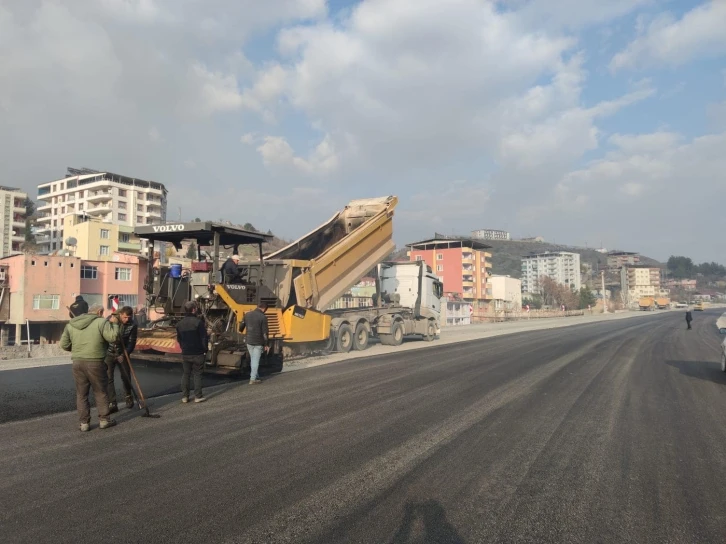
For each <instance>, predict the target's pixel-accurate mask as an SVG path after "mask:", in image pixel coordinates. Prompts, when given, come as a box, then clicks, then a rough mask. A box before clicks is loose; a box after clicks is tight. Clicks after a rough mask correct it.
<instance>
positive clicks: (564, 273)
mask: <svg viewBox="0 0 726 544" xmlns="http://www.w3.org/2000/svg"><path fill="white" fill-rule="evenodd" d="M543 276H544V277H548V278H551V279H553V280H554V281H556V282H557V283H559V284H562V285H568V286H569V287H570V288H571V289H572V290H573V291H579V290H580V287H581V286H582V281H581V279H580V254H579V253H569V252H567V251H545V252H544V253H533V254H531V255H526V256H525V257H523V258H522V292H523V293H540V292H541V290H542V286H541V278H542V277H543Z"/></svg>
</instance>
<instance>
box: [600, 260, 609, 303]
mask: <svg viewBox="0 0 726 544" xmlns="http://www.w3.org/2000/svg"><path fill="white" fill-rule="evenodd" d="M600 278H601V280H602V313H604V314H606V313H608V299H607V294H606V293H605V271H604V270H601V271H600Z"/></svg>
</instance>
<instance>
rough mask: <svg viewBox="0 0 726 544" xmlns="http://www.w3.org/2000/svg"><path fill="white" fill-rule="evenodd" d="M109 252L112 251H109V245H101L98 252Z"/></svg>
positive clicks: (100, 253) (104, 253) (105, 253)
mask: <svg viewBox="0 0 726 544" xmlns="http://www.w3.org/2000/svg"><path fill="white" fill-rule="evenodd" d="M109 253H110V252H109V247H108V246H101V247H100V248H99V252H98V254H99V255H109Z"/></svg>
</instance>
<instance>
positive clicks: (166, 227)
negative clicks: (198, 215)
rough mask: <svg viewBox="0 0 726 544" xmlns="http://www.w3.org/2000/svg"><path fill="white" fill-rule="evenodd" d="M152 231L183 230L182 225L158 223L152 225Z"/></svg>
mask: <svg viewBox="0 0 726 544" xmlns="http://www.w3.org/2000/svg"><path fill="white" fill-rule="evenodd" d="M152 228H153V229H154V232H179V231H181V230H184V225H159V226H158V227H152Z"/></svg>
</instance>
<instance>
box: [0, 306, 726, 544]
mask: <svg viewBox="0 0 726 544" xmlns="http://www.w3.org/2000/svg"><path fill="white" fill-rule="evenodd" d="M719 313H720V312H719ZM716 315H717V314H716V312H713V313H711V312H706V313H704V314H700V313H697V314H696V316H695V317H696V321H695V327H694V330H692V331H686V330H685V322H684V321H683V315H682V314H681V313H678V314H674V313H669V314H661V315H656V316H653V318H646V319H638V320H623V321H616V322H604V323H600V324H593V325H583V326H576V327H571V328H567V329H558V330H551V331H537V332H530V333H523V334H517V335H510V336H503V337H496V338H490V339H486V340H480V341H475V342H469V343H462V344H456V345H450V346H441V347H432V348H430V349H426V350H420V351H411V352H406V353H401V354H395V355H388V356H383V357H373V358H368V359H360V360H355V361H346V362H342V363H335V364H330V365H326V366H321V367H317V368H313V369H309V370H305V371H301V372H291V373H285V374H278V375H275V376H273V377H271V378H270V379H269V380H267V381H266V382H265V383H264V384H263V385H261V386H249V385H246V384H240V383H234V384H229V385H225V386H222V387H220V388H217V389H216V390H215V392H214V393H213V395H212V397H211V398H210V400H209V401H208V402H207V403H204V404H200V405H181V404H180V403H179V402H178V398H177V397H176V396H174V397H167V398H164V399H157V405H156V407H155V408H156V410H157V411H158V413H160V414H161V415H162V418H161V419H155V420H151V419H147V418H141V417H138V415H135V414H131V413H130V412H127V411H124V412H122V413H121V414H120V417H119V418H118V420H119V422H120V424H119V426H117V427H115V428H113V429H110V430H106V431H101V430H98V429H97V428H95V423H96V421H95V420H94V429H93V430H92V431H91V432H90V433H84V434H81V433H79V432H78V431H77V430H76V416H75V414H74V413H72V412H71V413H62V414H55V415H51V416H47V417H43V418H39V419H34V420H29V421H17V422H10V423H5V424H3V425H0V459H2V463H0V497H2V498H1V499H0V542H4V543H9V542H34V543H37V542H53V543H56V542H111V541H117V542H124V541H129V542H178V541H181V540H184V541H189V542H195V541H204V542H225V543H234V542H260V543H273V542H291V543H293V542H294V543H306V542H316V543H318V542H323V543H326V542H331V543H339V542H361V543H369V542H370V543H383V542H392V543H409V542H410V543H413V542H417V543H418V542H441V543H443V542H446V543H464V542H465V543H482V542H538V543H539V542H552V543H563V542H573V543H574V542H577V543H580V542H608V543H610V542H637V543H656V542H657V543H663V542H683V543H689V544H691V543H694V542H723V541H724V540H726V486H725V485H724V482H726V375H724V374H723V373H722V372H720V367H719V351H718V349H719V348H718V346H719V343H720V340H721V338H720V337H719V336H718V334H717V331H716V328H715V325H714V323H715V319H716ZM0 379H2V373H0Z"/></svg>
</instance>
